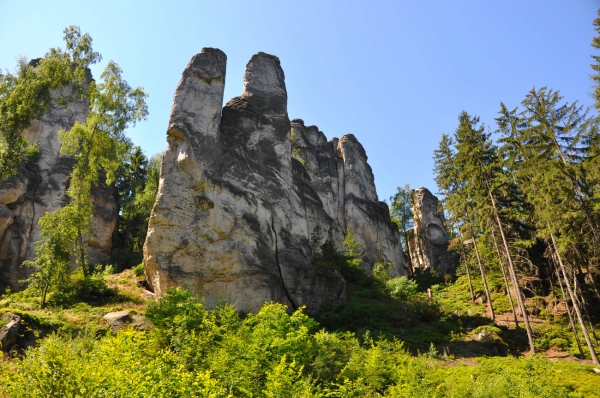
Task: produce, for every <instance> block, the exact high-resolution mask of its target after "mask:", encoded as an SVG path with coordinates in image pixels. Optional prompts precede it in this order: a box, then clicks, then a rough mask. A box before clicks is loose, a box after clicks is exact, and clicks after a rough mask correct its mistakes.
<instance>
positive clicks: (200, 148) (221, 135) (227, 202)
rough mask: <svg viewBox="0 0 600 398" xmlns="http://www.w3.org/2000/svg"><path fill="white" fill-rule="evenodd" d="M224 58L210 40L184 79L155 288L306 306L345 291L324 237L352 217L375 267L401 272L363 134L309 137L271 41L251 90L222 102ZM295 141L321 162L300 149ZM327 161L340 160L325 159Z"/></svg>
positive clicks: (157, 242)
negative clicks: (290, 104)
mask: <svg viewBox="0 0 600 398" xmlns="http://www.w3.org/2000/svg"><path fill="white" fill-rule="evenodd" d="M225 63H226V57H225V54H224V53H223V52H221V51H220V50H217V49H203V50H202V52H201V53H200V54H197V55H195V56H194V57H193V58H192V60H191V61H190V63H189V64H188V66H187V67H186V69H185V70H184V72H183V75H182V78H181V81H180V82H179V85H178V87H177V89H176V91H175V98H174V101H173V109H172V111H171V120H170V123H169V129H168V132H167V142H168V149H167V151H166V153H165V156H164V158H163V163H162V170H161V180H160V186H159V192H158V196H157V201H156V204H155V206H154V209H153V212H152V215H151V218H150V224H149V230H148V236H147V239H146V244H145V246H144V262H145V267H146V275H147V279H148V281H149V283H150V284H151V286H152V287H153V288H154V290H155V291H156V292H157V293H158V294H162V293H164V292H165V290H166V289H167V288H169V287H171V286H183V287H185V288H187V289H189V290H191V291H192V292H193V293H195V294H197V295H202V296H203V297H204V300H205V303H206V304H207V305H209V306H210V305H214V304H215V303H216V302H218V301H219V300H226V301H228V302H231V303H233V304H236V305H237V308H238V309H240V310H243V311H256V310H258V309H259V308H260V307H261V306H262V305H263V303H264V302H266V301H278V302H282V303H286V304H287V305H289V306H290V307H292V308H297V307H299V306H301V305H306V306H307V307H308V308H309V310H315V309H318V308H319V307H320V306H321V304H322V303H323V302H324V301H325V300H326V299H332V300H334V301H340V302H343V301H345V299H346V290H345V286H346V284H345V281H344V279H343V277H342V276H341V274H340V273H339V272H338V271H335V270H326V269H321V268H319V267H316V266H315V265H314V264H313V263H314V259H315V256H316V255H317V253H318V252H319V248H320V245H322V244H323V243H325V241H326V240H330V241H333V242H335V243H336V244H337V245H338V248H339V249H340V250H341V249H342V245H341V242H342V241H343V239H344V233H345V231H346V228H347V227H348V226H350V227H352V228H355V234H356V238H357V241H358V242H359V243H361V245H362V246H363V247H364V253H365V255H364V260H365V263H364V264H365V268H366V269H367V271H369V270H370V266H372V264H373V263H374V262H375V261H379V260H381V261H387V262H388V263H389V264H390V273H391V274H393V275H397V274H400V273H403V272H404V269H403V266H404V262H403V259H402V252H401V251H399V250H400V249H399V248H400V246H399V240H398V231H397V228H396V229H395V230H394V227H393V225H392V224H391V222H390V220H389V214H387V206H386V205H385V204H382V203H379V202H378V201H377V194H376V192H375V186H374V184H373V175H372V172H371V169H370V167H369V166H368V164H367V163H366V154H365V152H364V149H363V148H362V146H361V145H360V144H359V143H358V141H356V139H355V138H354V137H353V136H344V137H342V139H340V140H337V139H334V140H332V141H329V142H327V141H326V139H325V136H324V135H323V134H322V133H318V134H317V135H319V137H317V138H316V140H315V138H314V137H311V138H308V139H307V138H305V135H306V134H304V132H303V131H300V130H302V128H304V127H303V124H302V128H300V125H299V124H298V123H290V120H289V118H288V114H287V92H286V88H285V81H284V73H283V70H282V68H281V65H280V61H279V59H278V58H277V57H275V56H273V55H269V54H265V53H258V54H256V55H254V56H253V57H252V58H251V59H250V61H249V62H248V64H247V66H246V74H245V77H244V91H243V93H242V94H241V95H240V96H239V97H235V98H233V99H231V100H230V101H229V102H228V103H227V104H226V105H225V106H224V107H223V109H221V104H222V100H223V90H224V83H225ZM292 126H294V128H296V127H297V128H298V133H296V136H297V137H298V138H297V142H295V143H292V134H291V129H292ZM308 130H310V128H308ZM311 131H312V130H311ZM317 131H318V129H317ZM311 140H312V141H311ZM298 141H302V142H304V141H306V147H303V149H302V151H303V153H305V154H306V156H307V157H308V156H313V158H314V162H311V161H309V160H308V159H307V161H306V162H305V164H304V165H303V164H302V163H301V162H300V161H298V160H296V159H294V158H293V157H292V146H293V145H298ZM340 143H341V144H340ZM309 146H310V148H309ZM338 147H339V149H338ZM311 151H312V152H311ZM340 158H342V159H347V161H346V163H344V162H341V163H340V162H339V161H338V159H340ZM311 159H312V158H311ZM315 162H316V163H315ZM319 162H321V163H322V164H323V165H329V166H331V167H329V166H328V167H329V169H328V170H327V171H325V170H322V171H321V168H320V164H321V163H319ZM330 163H331V164H330ZM346 187H348V190H347V192H346ZM380 229H381V231H380ZM394 231H395V232H394ZM394 233H395V235H394ZM394 239H395V240H396V246H394V242H393V241H394Z"/></svg>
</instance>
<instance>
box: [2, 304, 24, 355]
mask: <svg viewBox="0 0 600 398" xmlns="http://www.w3.org/2000/svg"><path fill="white" fill-rule="evenodd" d="M2 320H3V321H5V322H7V323H6V324H5V325H4V326H2V327H1V328H0V346H1V347H2V351H4V352H8V351H10V350H11V349H12V347H13V346H14V345H15V344H16V342H17V340H18V338H19V330H20V329H21V317H20V316H18V315H15V314H11V313H10V312H6V313H4V314H2Z"/></svg>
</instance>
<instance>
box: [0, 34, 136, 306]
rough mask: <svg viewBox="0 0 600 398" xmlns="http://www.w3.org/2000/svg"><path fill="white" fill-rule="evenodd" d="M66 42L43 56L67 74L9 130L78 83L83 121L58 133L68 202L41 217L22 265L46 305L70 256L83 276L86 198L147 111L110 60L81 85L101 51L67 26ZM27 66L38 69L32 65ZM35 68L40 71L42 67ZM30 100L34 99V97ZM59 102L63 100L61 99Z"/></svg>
mask: <svg viewBox="0 0 600 398" xmlns="http://www.w3.org/2000/svg"><path fill="white" fill-rule="evenodd" d="M65 40H66V42H67V46H66V47H67V51H66V52H62V50H60V49H52V50H51V52H50V53H49V54H50V55H47V58H49V59H51V60H55V59H60V60H61V62H63V63H62V64H61V65H62V67H63V68H65V70H67V71H68V72H65V71H63V70H62V69H60V70H58V71H57V73H58V72H60V71H62V73H63V74H62V75H60V76H61V77H60V79H59V80H60V82H59V83H60V85H58V86H52V85H48V86H47V87H45V88H44V90H46V91H47V93H46V91H44V93H45V94H43V95H41V98H45V97H47V101H46V102H43V101H42V102H43V103H40V104H38V108H36V109H38V110H36V111H35V112H33V111H32V112H33V113H31V112H30V113H27V115H26V117H25V118H24V119H23V120H21V121H20V122H19V123H20V124H18V123H17V124H14V123H13V124H14V126H13V127H11V128H13V130H14V131H12V132H11V133H10V134H17V135H18V134H20V131H21V130H22V129H23V128H26V127H27V126H28V125H29V123H30V122H31V117H34V116H35V117H38V116H41V115H39V114H38V113H39V112H42V111H43V112H42V114H43V113H44V112H45V111H47V110H48V107H49V103H50V102H49V101H51V100H52V96H51V95H50V91H51V90H52V89H54V88H57V87H62V86H64V85H66V84H68V83H69V82H71V81H73V82H75V83H77V84H79V86H78V89H77V90H75V91H76V93H77V95H78V96H80V97H85V98H87V99H89V101H90V110H89V113H88V116H87V119H86V122H85V124H82V123H79V122H75V124H74V125H73V127H72V128H71V129H70V130H68V131H64V130H61V131H59V138H60V141H61V153H62V154H64V155H67V156H70V157H73V158H74V159H75V161H76V162H75V165H74V168H73V172H72V174H71V179H70V185H69V188H68V190H67V195H68V196H69V198H70V199H71V201H70V202H69V203H68V204H67V205H66V206H64V207H63V208H61V209H59V210H56V211H54V212H52V213H46V214H45V215H44V216H43V217H42V218H41V219H40V221H39V223H40V225H41V226H42V239H41V240H40V241H38V242H37V243H36V249H35V250H36V258H35V260H33V261H31V262H27V263H26V265H27V266H30V267H33V268H35V273H34V275H33V276H32V277H31V278H30V279H29V282H30V283H31V284H32V286H34V288H36V289H37V290H38V291H39V292H40V296H41V305H42V306H44V305H45V302H46V295H47V293H48V291H62V290H63V289H64V287H65V286H67V285H68V284H69V283H68V282H69V273H70V268H71V264H70V263H71V260H72V259H74V260H75V262H76V263H77V264H78V265H79V266H80V267H81V269H82V271H83V275H84V277H86V276H87V275H88V269H87V268H88V264H87V241H88V240H89V238H90V237H93V230H92V213H93V209H94V205H93V204H92V202H91V200H90V198H91V197H90V195H91V193H90V191H91V188H92V186H97V185H98V183H99V182H100V179H101V178H103V179H105V180H106V183H107V184H111V183H112V182H113V181H114V179H115V173H116V170H117V168H118V166H119V164H120V163H121V162H122V159H123V155H124V153H125V150H126V148H127V142H126V139H125V136H124V131H125V129H126V128H127V127H128V126H129V125H132V124H135V123H136V122H137V121H140V120H142V119H145V118H146V115H147V114H148V109H147V106H146V103H145V98H146V96H147V95H146V94H145V93H144V91H143V90H142V89H141V88H139V87H138V88H136V89H132V88H131V87H130V86H129V85H128V84H127V82H126V81H125V80H124V79H123V78H122V76H121V74H122V71H121V69H120V68H119V66H118V65H117V64H116V63H114V62H113V61H110V62H108V64H107V65H106V67H105V69H104V72H103V73H102V74H101V75H100V81H99V82H96V81H93V80H92V81H91V82H89V84H87V85H85V84H81V83H82V82H83V78H84V77H85V74H86V71H85V68H86V67H87V66H88V65H89V64H90V63H93V62H95V61H97V60H99V59H100V55H99V54H97V53H94V52H93V51H92V48H91V42H92V41H91V38H90V37H89V35H87V34H86V35H83V36H82V35H81V34H80V32H79V28H74V27H71V28H69V29H66V30H65ZM48 62H49V61H48ZM73 63H75V67H74V68H72V64H73ZM40 64H41V65H45V64H46V61H45V60H42V61H40ZM26 70H27V71H29V72H31V73H37V72H35V70H37V68H36V69H33V70H29V69H26ZM40 70H41V71H44V69H43V68H42V69H40ZM57 78H58V77H57ZM28 94H29V95H31V94H32V93H28ZM0 96H1V94H0ZM29 100H31V101H34V102H35V101H38V100H39V99H38V98H33V99H29ZM61 101H63V102H64V101H65V99H64V98H63V99H61ZM1 106H2V105H1V104H0V107H1ZM7 112H8V111H7ZM36 112H38V113H36ZM9 113H10V112H9ZM9 122H10V120H9ZM0 124H1V123H0ZM9 125H10V123H9ZM11 126H12V125H11ZM15 126H16V127H15ZM15 129H16V130H15ZM19 129H20V130H19ZM17 130H18V131H17ZM4 135H5V136H6V134H4ZM18 150H19V151H20V149H18ZM0 152H1V151H0ZM7 153H8V152H7ZM11 156H12V155H11ZM0 158H1V156H0ZM0 161H2V159H0ZM78 283H79V282H78ZM86 283H91V282H90V281H87V282H86ZM89 287H90V286H80V287H79V288H77V289H80V288H81V289H83V290H82V291H84V290H86V289H87V288H89ZM96 287H97V286H96ZM71 293H72V292H71ZM71 293H69V294H71ZM73 294H75V293H73Z"/></svg>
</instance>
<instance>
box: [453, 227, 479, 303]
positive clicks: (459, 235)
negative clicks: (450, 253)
mask: <svg viewBox="0 0 600 398" xmlns="http://www.w3.org/2000/svg"><path fill="white" fill-rule="evenodd" d="M452 219H453V220H454V224H455V225H456V231H457V232H458V239H459V240H460V253H461V254H462V256H463V258H464V260H465V269H466V270H467V279H468V280H469V292H470V293H471V301H475V295H474V294H473V283H472V282H471V271H469V262H468V261H467V254H466V253H465V247H464V245H463V235H462V233H461V232H460V226H459V225H458V221H457V220H456V217H452Z"/></svg>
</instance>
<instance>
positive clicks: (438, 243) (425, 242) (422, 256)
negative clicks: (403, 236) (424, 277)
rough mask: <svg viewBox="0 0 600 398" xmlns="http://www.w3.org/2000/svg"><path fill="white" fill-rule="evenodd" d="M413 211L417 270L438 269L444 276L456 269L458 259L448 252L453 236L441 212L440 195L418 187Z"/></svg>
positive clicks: (412, 253)
mask: <svg viewBox="0 0 600 398" xmlns="http://www.w3.org/2000/svg"><path fill="white" fill-rule="evenodd" d="M412 211H413V221H414V231H413V233H412V234H410V235H409V242H408V247H409V250H410V259H411V264H412V267H413V270H414V271H415V272H419V270H420V271H425V270H428V269H434V270H436V271H437V272H439V273H440V274H442V275H443V274H446V273H450V272H452V271H453V270H454V269H456V266H457V265H458V259H457V258H456V256H455V255H453V254H452V253H451V252H449V251H448V243H449V241H450V235H448V232H447V231H446V227H445V225H444V215H443V214H442V213H440V212H438V198H437V197H435V196H434V195H433V194H432V193H431V192H429V190H428V189H427V188H423V187H421V188H417V189H415V191H414V203H413V206H412Z"/></svg>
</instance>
